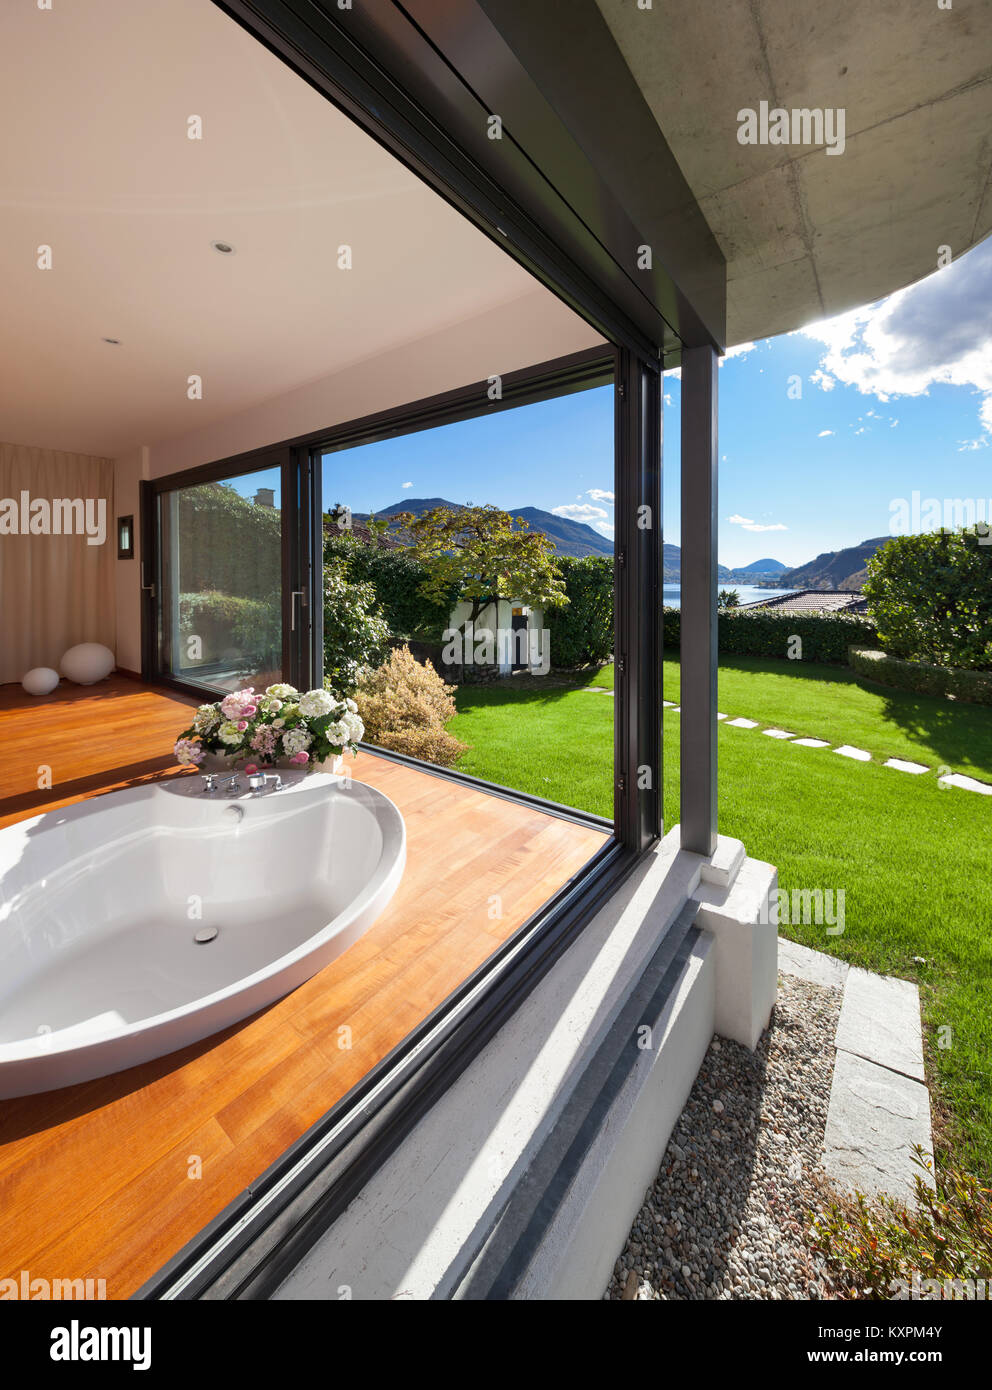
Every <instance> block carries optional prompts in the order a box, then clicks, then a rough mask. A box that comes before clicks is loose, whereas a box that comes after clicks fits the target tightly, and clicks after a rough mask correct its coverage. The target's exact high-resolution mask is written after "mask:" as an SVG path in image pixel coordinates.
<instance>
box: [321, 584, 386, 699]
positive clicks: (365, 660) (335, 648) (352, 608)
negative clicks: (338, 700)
mask: <svg viewBox="0 0 992 1390" xmlns="http://www.w3.org/2000/svg"><path fill="white" fill-rule="evenodd" d="M388 640H389V625H388V623H387V622H386V621H385V619H384V618H383V617H382V615H381V614H380V612H379V611H378V608H377V606H376V599H375V589H374V588H373V587H372V585H371V584H356V583H354V582H353V581H352V579H351V577H350V575H349V573H348V567H347V565H346V564H344V563H342V562H340V561H338V562H337V563H332V564H330V565H325V567H324V682H325V684H327V685H330V686H331V687H332V688H333V689H334V690H336V691H338V692H339V693H340V694H342V695H350V694H351V692H352V691H353V690H354V688H355V684H356V682H357V680H358V676H359V672H360V671H361V670H362V669H363V667H366V666H375V665H377V664H378V662H379V661H381V659H382V656H383V654H384V652H385V649H386V644H387V642H388Z"/></svg>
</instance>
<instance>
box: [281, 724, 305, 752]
mask: <svg viewBox="0 0 992 1390" xmlns="http://www.w3.org/2000/svg"><path fill="white" fill-rule="evenodd" d="M310 743H311V739H310V735H309V734H308V733H307V731H306V729H289V730H287V732H286V733H284V734H283V736H282V746H283V751H284V752H286V753H288V754H289V755H290V757H292V755H293V754H294V753H305V752H306V750H307V749H308V748H309V747H310Z"/></svg>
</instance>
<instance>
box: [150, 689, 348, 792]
mask: <svg viewBox="0 0 992 1390" xmlns="http://www.w3.org/2000/svg"><path fill="white" fill-rule="evenodd" d="M364 733H365V725H364V724H363V723H362V721H361V718H360V717H359V714H358V706H357V705H356V704H355V702H354V700H345V699H343V698H342V697H341V696H339V695H337V694H335V693H334V691H332V690H307V691H306V692H304V693H303V694H302V695H301V694H300V692H299V691H298V690H297V689H295V687H294V686H292V685H270V686H268V687H267V688H266V690H265V693H264V694H256V692H255V690H254V689H252V688H251V687H249V688H248V689H247V690H235V691H234V692H232V694H230V695H225V696H224V698H223V700H218V701H217V703H216V704H213V705H201V706H200V707H199V709H198V710H197V711H196V714H195V715H194V716H193V722H192V724H191V725H190V726H189V728H188V729H184V730H183V732H182V733H181V734H180V736H179V738H178V740H177V742H176V746H175V754H176V759H177V761H178V762H180V763H183V764H186V765H189V766H193V767H198V766H199V765H200V764H201V763H203V761H204V759H206V758H208V756H212V757H213V758H216V759H219V760H220V761H221V762H222V763H225V764H227V765H229V766H234V764H235V763H241V762H244V763H245V764H246V766H245V771H246V772H254V771H257V769H258V768H259V767H273V766H275V765H276V764H279V765H283V766H284V765H287V764H288V765H289V766H290V767H299V768H303V769H304V770H305V771H308V772H310V771H316V770H318V769H320V768H322V766H323V765H324V764H325V762H326V763H327V765H328V766H329V767H330V766H333V763H334V760H335V758H337V757H339V756H340V755H341V754H342V753H345V752H351V753H352V755H354V754H356V753H357V752H358V749H357V747H356V746H355V745H356V744H357V743H358V742H359V740H360V739H361V738H362V736H363V734H364Z"/></svg>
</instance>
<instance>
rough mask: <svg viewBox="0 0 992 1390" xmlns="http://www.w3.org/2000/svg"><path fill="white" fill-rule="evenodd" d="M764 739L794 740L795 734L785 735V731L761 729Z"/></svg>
mask: <svg viewBox="0 0 992 1390" xmlns="http://www.w3.org/2000/svg"><path fill="white" fill-rule="evenodd" d="M761 732H762V733H763V734H764V735H765V737H766V738H795V734H789V733H786V731H785V729H762V731H761Z"/></svg>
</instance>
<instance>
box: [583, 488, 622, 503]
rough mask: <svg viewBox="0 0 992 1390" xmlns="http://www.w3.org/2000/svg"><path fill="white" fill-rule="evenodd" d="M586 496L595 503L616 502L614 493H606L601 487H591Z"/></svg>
mask: <svg viewBox="0 0 992 1390" xmlns="http://www.w3.org/2000/svg"><path fill="white" fill-rule="evenodd" d="M586 496H587V497H591V498H592V500H593V501H594V502H613V501H615V500H616V499H615V498H614V496H613V493H612V492H604V491H603V489H602V488H601V487H591V488H590V489H589V491H588V493H587V494H586Z"/></svg>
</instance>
